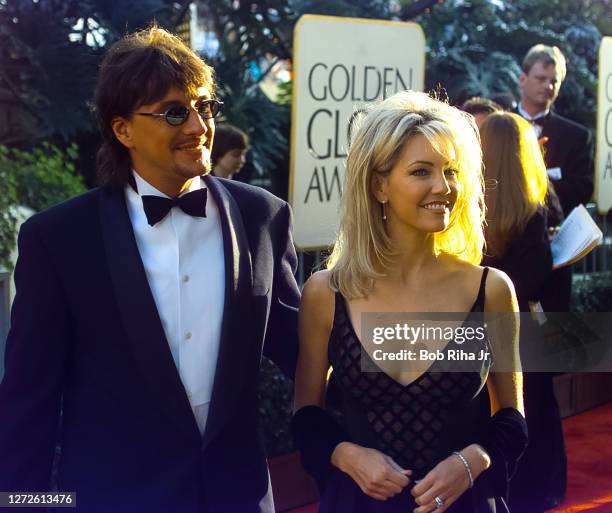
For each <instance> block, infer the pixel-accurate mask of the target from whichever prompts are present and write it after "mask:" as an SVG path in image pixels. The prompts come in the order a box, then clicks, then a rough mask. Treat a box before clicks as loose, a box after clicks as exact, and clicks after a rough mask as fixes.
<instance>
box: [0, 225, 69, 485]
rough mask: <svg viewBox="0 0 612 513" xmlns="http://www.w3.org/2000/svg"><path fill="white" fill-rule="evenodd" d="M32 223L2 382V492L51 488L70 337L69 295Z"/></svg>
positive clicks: (25, 238)
mask: <svg viewBox="0 0 612 513" xmlns="http://www.w3.org/2000/svg"><path fill="white" fill-rule="evenodd" d="M33 220H34V219H32V220H30V221H33ZM30 221H29V222H26V223H24V224H23V226H22V228H21V230H20V234H19V240H18V248H19V258H18V260H17V265H16V268H15V283H16V286H17V295H16V297H15V301H14V304H13V309H12V316H11V329H10V332H9V335H8V338H7V343H6V358H5V364H6V365H5V368H6V372H5V375H4V379H3V381H2V383H1V384H0V419H2V420H1V421H0V491H46V490H48V489H49V486H50V475H51V465H52V462H53V457H54V454H55V446H56V442H57V439H58V431H59V420H60V405H61V395H62V385H63V376H64V367H65V365H64V355H65V347H66V345H67V344H68V343H69V339H70V328H69V316H68V313H67V311H68V309H67V308H66V300H65V296H64V294H63V291H62V289H61V286H60V284H59V280H58V277H57V275H56V271H55V270H54V268H53V266H52V264H51V259H50V257H49V255H48V253H47V251H46V250H45V246H44V244H43V241H42V238H41V236H40V232H39V231H37V230H36V225H35V223H33V222H30Z"/></svg>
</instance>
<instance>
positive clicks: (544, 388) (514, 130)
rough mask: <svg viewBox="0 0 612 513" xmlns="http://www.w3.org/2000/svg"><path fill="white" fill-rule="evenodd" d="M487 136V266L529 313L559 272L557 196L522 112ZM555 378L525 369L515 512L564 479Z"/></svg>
mask: <svg viewBox="0 0 612 513" xmlns="http://www.w3.org/2000/svg"><path fill="white" fill-rule="evenodd" d="M480 134H481V140H482V151H483V162H484V165H485V180H486V183H487V187H486V194H485V202H486V205H487V228H486V240H487V251H486V256H485V257H484V259H483V262H482V265H483V266H491V267H495V268H497V269H500V270H502V271H504V272H505V273H506V274H508V276H510V279H511V280H512V282H513V283H514V286H515V289H516V296H517V299H518V304H519V309H520V311H521V312H529V311H530V303H533V304H538V303H539V301H540V299H541V297H542V294H543V292H542V291H543V286H544V283H545V282H546V280H547V279H548V277H549V276H550V273H551V271H552V255H551V251H550V242H549V238H548V230H547V215H548V210H547V208H546V206H545V205H546V202H547V199H546V195H547V191H548V194H549V195H552V196H553V198H554V197H555V196H554V191H552V190H550V189H548V180H547V176H546V166H545V164H544V159H543V156H542V152H541V149H540V146H539V143H538V140H537V137H536V134H535V132H534V131H533V128H532V127H531V125H530V124H529V123H528V122H527V121H525V120H524V119H523V118H521V117H520V116H518V115H517V114H511V113H507V112H497V113H493V114H491V115H489V116H488V117H487V118H486V120H485V121H484V123H483V124H482V126H481V128H480ZM548 203H549V204H551V198H549V199H548ZM552 204H553V205H554V203H552ZM523 320H524V321H526V320H527V319H523ZM521 324H523V325H526V324H529V323H528V322H527V323H525V322H522V323H521ZM522 328H523V329H522V330H521V334H522V336H521V341H520V345H521V353H523V354H525V352H526V351H527V350H529V346H528V344H537V343H538V342H539V341H538V340H537V339H534V338H533V335H534V333H533V332H531V333H530V332H528V331H527V330H526V329H524V327H523V326H522ZM552 378H553V374H552V373H542V372H530V369H529V368H527V369H525V373H524V391H525V413H526V419H527V426H528V430H529V445H528V446H527V450H526V451H525V453H524V455H523V457H522V459H521V461H520V462H519V465H518V468H517V471H516V474H515V476H514V477H513V479H512V480H511V481H510V494H509V496H510V504H509V505H510V510H511V511H516V512H519V513H542V512H543V511H544V510H546V509H548V508H549V507H550V504H552V503H553V502H554V497H555V496H556V495H557V493H558V492H557V491H556V490H558V488H559V483H560V482H561V480H563V482H564V480H565V448H564V443H563V431H562V427H561V417H560V413H559V406H558V404H557V400H556V398H555V395H554V388H553V381H552Z"/></svg>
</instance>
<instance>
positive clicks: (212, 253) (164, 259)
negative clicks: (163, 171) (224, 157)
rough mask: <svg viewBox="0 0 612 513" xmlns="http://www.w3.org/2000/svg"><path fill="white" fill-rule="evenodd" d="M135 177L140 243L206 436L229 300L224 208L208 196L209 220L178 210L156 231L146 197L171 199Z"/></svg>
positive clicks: (131, 205)
mask: <svg viewBox="0 0 612 513" xmlns="http://www.w3.org/2000/svg"><path fill="white" fill-rule="evenodd" d="M133 175H134V179H135V180H136V186H137V189H138V192H136V191H134V189H132V187H130V186H129V185H128V186H126V188H125V196H126V200H127V208H128V212H129V216H130V220H131V222H132V227H133V229H134V235H135V236H136V244H137V246H138V251H139V252H140V257H141V259H142V262H143V264H144V268H145V272H146V275H147V280H148V282H149V287H150V288H151V292H152V294H153V298H154V300H155V304H156V306H157V312H158V314H159V317H160V319H161V322H162V326H163V328H164V333H165V334H166V339H167V340H168V344H169V346H170V351H171V353H172V358H173V359H174V364H175V365H176V369H177V370H178V373H179V376H180V378H181V381H182V383H183V386H184V388H185V392H186V394H187V397H188V398H189V402H190V404H191V408H192V410H193V413H194V416H195V419H196V422H197V424H198V428H199V430H200V433H202V434H203V433H204V428H205V426H206V419H207V418H208V408H209V404H210V399H211V395H212V387H213V381H214V377H215V369H216V365H217V357H218V354H219V341H220V337H221V322H222V320H223V303H224V299H225V260H224V254H223V235H222V233H221V220H220V217H219V209H218V207H217V204H216V203H215V200H214V198H213V197H212V195H211V194H208V198H207V204H206V217H205V218H202V217H192V216H190V215H188V214H185V213H184V212H183V211H182V210H181V209H180V208H178V207H174V208H172V209H171V210H170V212H169V213H168V215H167V216H166V217H165V218H164V219H162V220H161V221H159V222H158V223H156V224H155V225H154V226H150V225H149V223H148V222H147V217H146V215H145V213H144V209H143V206H142V199H141V197H140V196H141V195H154V196H163V197H168V196H166V195H165V194H164V193H162V192H160V191H158V190H157V189H156V188H155V187H153V186H152V185H151V184H149V183H148V182H146V181H145V180H144V179H143V178H142V177H140V176H139V175H138V173H136V172H135V171H134V172H133ZM203 187H204V183H203V181H202V180H201V179H199V178H197V177H196V178H195V179H194V180H192V182H191V185H190V186H189V188H188V189H187V190H186V191H184V193H187V192H191V191H194V190H197V189H199V188H203ZM151 322H154V319H151ZM153 399H155V398H153Z"/></svg>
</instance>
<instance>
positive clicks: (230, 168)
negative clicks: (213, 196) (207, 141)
mask: <svg viewBox="0 0 612 513" xmlns="http://www.w3.org/2000/svg"><path fill="white" fill-rule="evenodd" d="M248 150H249V136H248V135H247V134H245V133H244V132H243V131H242V130H240V129H239V128H237V127H235V126H234V125H230V124H229V123H223V124H220V125H217V129H216V132H215V142H214V144H213V149H212V155H211V161H212V174H213V175H215V176H219V177H221V178H227V179H228V180H231V179H232V177H233V176H234V175H235V174H237V173H239V172H240V170H241V169H242V166H244V164H245V162H246V153H247V151H248Z"/></svg>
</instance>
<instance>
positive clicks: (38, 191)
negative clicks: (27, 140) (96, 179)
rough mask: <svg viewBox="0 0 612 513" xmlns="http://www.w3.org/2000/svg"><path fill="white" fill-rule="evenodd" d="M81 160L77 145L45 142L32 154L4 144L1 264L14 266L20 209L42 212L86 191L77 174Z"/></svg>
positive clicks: (0, 172)
mask: <svg viewBox="0 0 612 513" xmlns="http://www.w3.org/2000/svg"><path fill="white" fill-rule="evenodd" d="M77 158H78V148H77V146H76V145H74V144H71V145H70V146H68V148H66V149H65V150H62V149H60V148H58V147H57V146H54V145H52V144H49V143H46V142H45V143H43V144H42V145H41V146H40V147H38V148H34V149H32V150H30V151H22V150H18V149H9V148H7V147H6V146H2V145H0V183H1V184H2V193H1V194H0V263H2V264H4V265H6V266H7V267H10V263H9V257H10V254H11V251H12V250H13V247H14V245H15V226H16V223H17V218H16V214H15V207H16V206H18V205H23V206H26V207H29V208H31V209H33V210H36V211H41V210H44V209H46V208H48V207H50V206H51V205H55V204H56V203H59V202H61V201H64V200H66V199H68V198H71V197H72V196H76V195H77V194H80V193H82V192H84V191H85V185H84V183H83V179H82V178H81V177H80V176H79V175H77V174H76V173H75V162H76V160H77Z"/></svg>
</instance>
